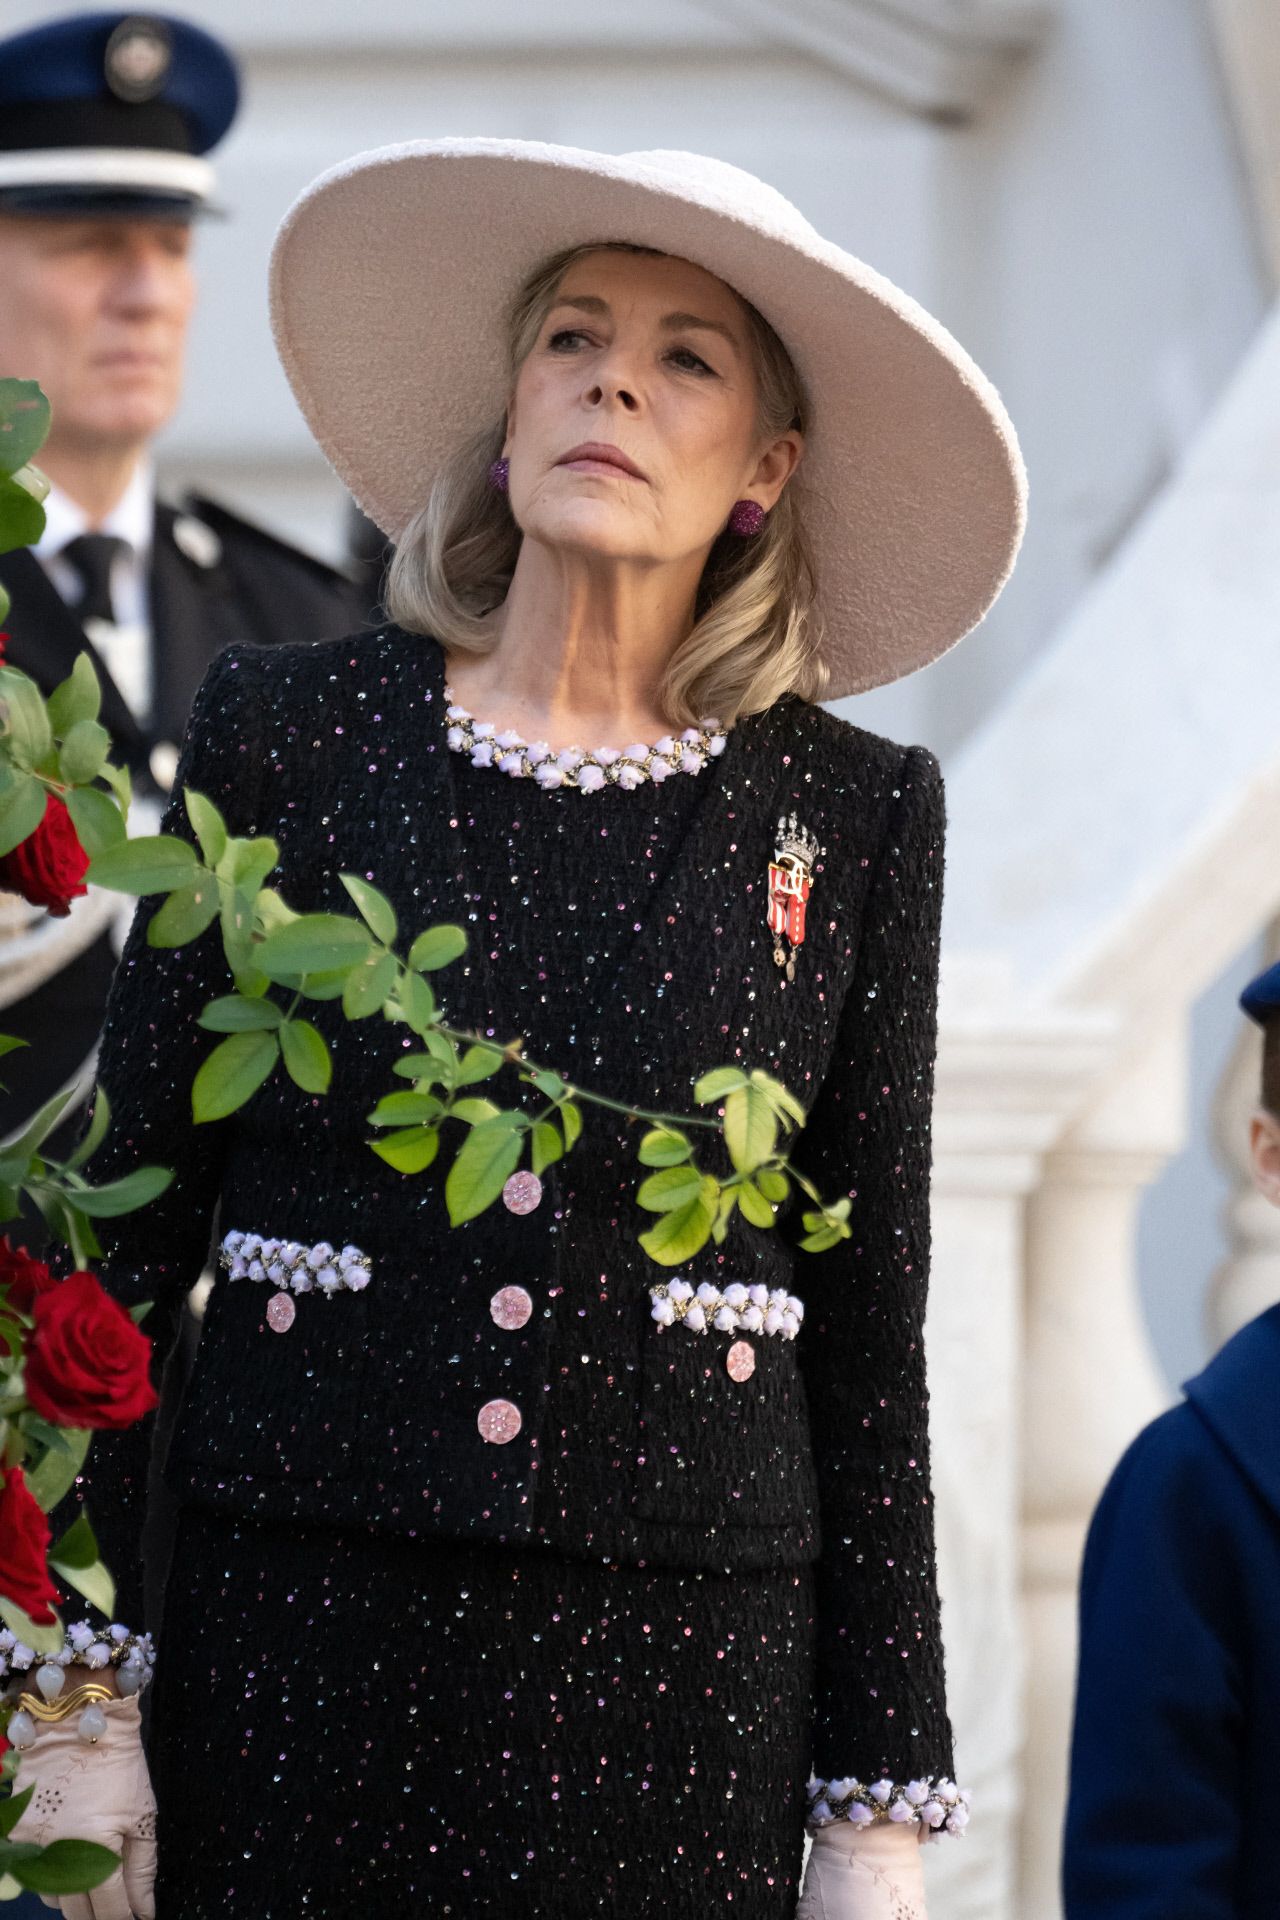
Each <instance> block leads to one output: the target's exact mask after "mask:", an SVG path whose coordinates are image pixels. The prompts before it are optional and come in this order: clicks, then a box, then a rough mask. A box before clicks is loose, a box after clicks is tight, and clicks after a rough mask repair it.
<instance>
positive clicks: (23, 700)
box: [0, 666, 53, 767]
mask: <svg viewBox="0 0 1280 1920" xmlns="http://www.w3.org/2000/svg"><path fill="white" fill-rule="evenodd" d="M0 700H2V701H3V702H4V713H5V718H6V721H7V727H6V738H7V741H8V746H9V758H10V759H12V760H15V761H16V762H17V763H18V765H19V766H23V767H34V766H36V765H38V763H39V762H40V761H41V760H43V759H44V757H45V755H46V754H47V753H49V752H50V751H51V750H52V747H53V729H52V728H51V727H50V725H49V715H48V713H47V711H46V709H45V704H44V696H43V695H42V694H41V692H40V689H39V687H38V686H37V685H36V683H35V681H34V680H32V679H31V677H30V675H29V674H25V673H23V672H22V671H21V670H20V668H18V667H4V666H0Z"/></svg>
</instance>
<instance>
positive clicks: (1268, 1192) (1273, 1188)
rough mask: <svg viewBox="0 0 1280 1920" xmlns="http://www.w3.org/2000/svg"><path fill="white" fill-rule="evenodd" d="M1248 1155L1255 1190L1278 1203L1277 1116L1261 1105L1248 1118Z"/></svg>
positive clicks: (1279, 1131)
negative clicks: (1251, 1165)
mask: <svg viewBox="0 0 1280 1920" xmlns="http://www.w3.org/2000/svg"><path fill="white" fill-rule="evenodd" d="M1249 1158H1250V1161H1251V1162H1252V1164H1253V1184H1254V1185H1255V1187H1257V1189H1258V1192H1259V1193H1260V1194H1261V1195H1262V1197H1263V1199H1264V1200H1269V1201H1270V1202H1271V1204H1272V1206H1273V1207H1280V1120H1277V1118H1276V1116H1275V1115H1274V1114H1273V1113H1268V1111H1267V1109H1266V1108H1265V1107H1259V1108H1258V1109H1257V1111H1256V1112H1255V1113H1254V1115H1253V1118H1252V1119H1251V1120H1250V1122H1249Z"/></svg>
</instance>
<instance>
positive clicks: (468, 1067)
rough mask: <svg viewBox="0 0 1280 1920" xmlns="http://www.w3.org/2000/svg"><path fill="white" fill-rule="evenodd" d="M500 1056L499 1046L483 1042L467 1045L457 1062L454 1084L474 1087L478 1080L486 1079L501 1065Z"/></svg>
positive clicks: (500, 1049)
mask: <svg viewBox="0 0 1280 1920" xmlns="http://www.w3.org/2000/svg"><path fill="white" fill-rule="evenodd" d="M502 1057H503V1056H502V1048H501V1047H489V1046H485V1045H484V1044H483V1043H482V1044H480V1045H478V1046H474V1047H468V1048H467V1050H466V1052H465V1053H464V1054H463V1056H462V1058H461V1060H460V1061H459V1062H458V1071H457V1073H456V1074H455V1076H454V1085H455V1086H457V1087H474V1086H475V1085H476V1083H477V1082H478V1081H480V1080H488V1079H489V1078H490V1077H491V1076H492V1075H493V1074H495V1073H496V1072H497V1071H498V1069H499V1067H500V1066H501V1065H502Z"/></svg>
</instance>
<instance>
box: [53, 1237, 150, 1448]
mask: <svg viewBox="0 0 1280 1920" xmlns="http://www.w3.org/2000/svg"><path fill="white" fill-rule="evenodd" d="M34 1314H35V1323H36V1324H35V1327H34V1329H33V1331H32V1334H31V1337H30V1339H29V1340H28V1342H27V1370H26V1386H27V1398H28V1400H29V1401H30V1402H31V1404H32V1406H33V1407H34V1408H35V1410H36V1412H37V1413H38V1414H40V1415H41V1416H42V1417H43V1418H44V1419H45V1420H52V1421H54V1422H55V1423H56V1424H57V1425H58V1426H61V1427H131V1426H132V1425H133V1423H134V1421H135V1420H140V1419H141V1418H142V1416H143V1414H144V1413H149V1412H150V1411H151V1409H152V1407H154V1406H155V1404H156V1393H155V1389H154V1387H153V1386H152V1385H151V1376H150V1371H149V1369H150V1361H151V1342H150V1340H148V1338H147V1336H146V1334H145V1333H143V1332H142V1331H141V1330H140V1329H139V1328H138V1327H136V1326H135V1325H134V1323H133V1321H132V1320H131V1319H130V1318H129V1316H128V1314H127V1313H126V1312H125V1310H124V1308H123V1307H122V1306H121V1305H120V1302H119V1301H118V1300H113V1299H112V1298H111V1295H110V1294H109V1293H104V1292H103V1290H102V1288H101V1286H100V1285H99V1283H98V1281H97V1280H96V1279H95V1278H94V1276H93V1274H91V1273H73V1274H71V1275H69V1277H68V1278H67V1279H65V1280H60V1281H59V1282H58V1284H57V1285H56V1286H54V1287H52V1288H50V1290H49V1291H48V1292H47V1293H40V1294H37V1295H36V1302H35V1307H34Z"/></svg>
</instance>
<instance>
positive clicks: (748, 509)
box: [729, 500, 769, 540]
mask: <svg viewBox="0 0 1280 1920" xmlns="http://www.w3.org/2000/svg"><path fill="white" fill-rule="evenodd" d="M768 518H769V516H768V514H767V513H766V512H765V510H764V508H763V507H762V506H761V505H760V503H759V501H758V500H737V501H735V502H734V508H733V512H732V513H731V514H730V515H729V532H730V533H733V534H736V535H737V537H738V539H739V540H753V539H754V538H755V536H756V534H758V533H759V531H760V529H761V527H763V525H764V523H765V521H766V520H767V519H768Z"/></svg>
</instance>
